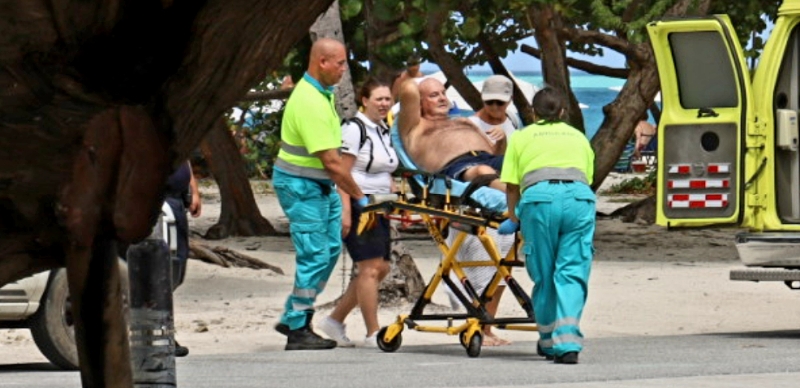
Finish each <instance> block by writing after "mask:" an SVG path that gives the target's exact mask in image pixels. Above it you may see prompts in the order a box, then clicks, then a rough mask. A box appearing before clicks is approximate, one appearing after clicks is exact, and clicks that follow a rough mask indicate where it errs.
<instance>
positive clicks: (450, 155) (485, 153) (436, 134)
mask: <svg viewBox="0 0 800 388" xmlns="http://www.w3.org/2000/svg"><path fill="white" fill-rule="evenodd" d="M399 98H400V112H399V115H398V118H397V128H398V130H399V131H400V139H402V140H403V145H404V146H405V149H406V150H407V151H408V154H409V156H410V157H411V159H412V160H413V161H414V162H415V163H417V165H419V167H420V168H422V169H423V170H425V171H428V172H438V173H443V174H445V175H447V176H450V177H452V178H454V179H458V180H462V181H470V182H472V181H475V180H476V179H477V180H485V181H488V182H490V183H489V186H490V187H493V188H495V189H498V190H502V191H505V184H503V183H502V182H500V180H499V179H498V174H499V172H500V169H501V167H502V165H503V156H502V154H503V152H504V151H505V149H506V137H505V133H504V132H503V131H494V132H493V134H492V135H487V134H485V133H484V132H483V131H481V130H480V129H479V128H478V127H477V126H475V125H474V124H473V123H472V122H470V121H469V120H467V119H466V118H455V119H451V118H450V117H449V116H448V112H449V110H450V101H449V100H448V99H447V96H446V95H445V87H444V85H443V84H442V83H441V82H439V81H438V80H436V79H433V78H427V79H424V80H423V81H422V82H420V83H419V86H417V83H416V82H415V81H414V80H408V81H406V82H404V83H403V84H402V85H401V86H400V93H399Z"/></svg>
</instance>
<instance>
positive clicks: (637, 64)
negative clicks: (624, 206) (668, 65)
mask: <svg viewBox="0 0 800 388" xmlns="http://www.w3.org/2000/svg"><path fill="white" fill-rule="evenodd" d="M639 54H640V55H643V56H644V60H637V61H633V60H630V59H629V61H628V63H629V64H630V67H631V70H630V74H629V76H628V81H627V82H625V85H624V86H623V87H622V90H620V92H619V94H618V95H617V98H616V99H614V101H612V102H611V103H610V104H608V105H606V106H605V107H603V112H604V113H605V119H604V120H603V123H602V124H601V125H600V129H599V130H598V131H597V133H596V134H595V135H594V137H593V138H592V148H593V149H594V150H595V160H594V183H593V184H592V188H594V189H595V190H596V189H597V188H599V187H600V184H601V183H603V180H604V179H605V178H606V176H608V173H609V172H611V170H612V169H613V168H614V165H615V164H616V163H617V160H618V159H619V157H620V155H621V154H622V151H623V150H624V149H625V144H626V143H627V142H628V140H630V138H631V136H633V130H634V128H636V123H638V122H639V117H641V115H642V113H643V112H645V111H646V110H647V109H648V108H649V106H650V101H653V99H654V98H655V95H656V93H657V92H658V88H659V80H658V69H657V68H656V66H655V59H654V58H653V51H652V49H651V48H650V45H649V44H647V43H643V44H641V45H640V46H639ZM629 58H630V57H629Z"/></svg>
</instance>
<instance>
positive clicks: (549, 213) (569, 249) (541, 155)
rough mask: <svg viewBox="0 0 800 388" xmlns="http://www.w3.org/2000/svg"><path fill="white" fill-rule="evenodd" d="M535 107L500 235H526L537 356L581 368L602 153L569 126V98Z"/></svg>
mask: <svg viewBox="0 0 800 388" xmlns="http://www.w3.org/2000/svg"><path fill="white" fill-rule="evenodd" d="M532 105H533V110H534V118H535V120H536V121H535V122H534V124H533V125H530V126H528V127H526V128H525V129H523V130H521V131H517V132H515V133H514V134H512V135H511V139H510V140H509V144H508V150H507V152H506V157H505V160H504V163H503V170H502V174H501V177H500V179H501V180H502V181H503V182H505V183H506V185H507V188H508V189H507V192H506V196H507V199H508V209H509V213H510V214H509V218H508V219H507V220H505V221H503V222H502V223H501V224H500V226H499V227H498V232H499V233H502V234H511V233H514V232H516V231H517V230H519V229H520V228H521V231H522V237H523V239H524V241H525V242H524V246H523V248H522V249H523V252H524V253H525V254H526V256H527V257H526V260H525V266H526V268H527V270H528V274H529V275H530V276H531V279H532V280H533V282H534V286H533V297H532V299H533V310H534V313H535V314H536V321H537V324H538V326H539V336H540V337H539V342H538V343H537V352H538V353H539V354H540V355H542V356H545V357H548V358H550V357H552V358H553V359H554V360H555V362H556V363H559V364H577V363H578V354H579V353H580V351H581V350H582V349H583V334H582V333H581V331H580V320H581V315H582V313H583V307H584V305H585V304H586V296H587V291H588V285H589V272H590V270H591V265H592V256H593V251H594V247H593V243H592V240H593V238H594V230H595V201H596V198H595V194H594V192H593V191H592V189H591V187H590V186H589V185H590V184H591V183H592V179H593V175H594V151H593V150H592V147H591V145H590V144H589V140H588V139H587V138H586V136H585V135H584V134H583V133H581V132H580V131H579V130H577V129H575V128H573V127H571V126H570V125H569V124H566V123H564V122H563V121H561V117H562V116H563V114H564V106H565V99H564V97H563V96H562V95H561V93H559V92H558V91H556V90H555V89H552V88H545V89H543V90H541V91H539V92H538V93H536V95H535V96H534V97H533V103H532Z"/></svg>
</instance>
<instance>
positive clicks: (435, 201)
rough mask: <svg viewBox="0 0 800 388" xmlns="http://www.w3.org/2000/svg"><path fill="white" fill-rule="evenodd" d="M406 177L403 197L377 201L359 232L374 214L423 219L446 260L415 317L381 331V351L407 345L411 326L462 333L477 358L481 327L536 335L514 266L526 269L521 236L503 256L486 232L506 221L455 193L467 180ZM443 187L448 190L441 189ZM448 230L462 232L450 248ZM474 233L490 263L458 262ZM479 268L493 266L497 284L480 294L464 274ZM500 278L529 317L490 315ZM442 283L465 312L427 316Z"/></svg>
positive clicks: (366, 213) (414, 174)
mask: <svg viewBox="0 0 800 388" xmlns="http://www.w3.org/2000/svg"><path fill="white" fill-rule="evenodd" d="M401 176H402V183H401V185H400V193H399V194H398V195H394V196H391V197H384V198H379V197H375V198H376V201H375V202H376V203H373V204H370V205H368V206H367V207H365V208H364V214H363V216H362V219H361V222H360V224H359V233H360V232H361V231H362V230H363V229H364V228H366V227H368V226H369V223H370V218H371V217H373V218H374V214H378V213H381V214H383V215H385V216H386V217H388V218H390V219H395V220H400V221H408V220H410V219H412V216H414V217H413V218H415V219H421V222H423V223H424V224H425V225H426V227H427V229H428V232H429V233H430V236H431V237H432V238H433V240H434V241H435V242H436V244H437V245H438V247H439V250H440V251H441V252H442V256H443V258H442V261H441V263H440V264H439V267H438V269H437V270H436V273H434V275H433V278H432V279H431V280H430V282H429V283H428V284H427V285H426V286H425V290H424V291H423V294H422V296H421V297H420V298H419V299H418V300H417V301H416V303H415V304H414V307H413V308H412V310H411V313H409V314H403V315H399V316H398V317H397V320H396V321H395V322H394V323H392V324H390V325H389V326H386V327H383V328H381V330H380V331H379V332H378V338H377V339H378V341H377V342H378V347H379V348H380V349H381V350H383V351H385V352H394V351H396V350H397V349H399V348H400V345H401V344H402V341H403V337H402V332H403V329H404V327H408V328H409V329H411V330H416V331H423V332H435V333H446V334H448V335H458V336H459V340H460V342H461V345H463V346H464V348H465V349H466V351H467V355H469V356H470V357H478V356H479V355H480V352H481V346H482V344H483V334H482V331H481V329H482V328H483V326H485V325H493V326H494V327H496V328H498V329H504V330H521V331H537V329H538V328H537V326H536V320H535V317H534V314H533V306H532V304H531V301H530V298H529V296H528V294H527V293H526V292H525V291H524V290H522V288H521V287H520V286H519V284H518V283H517V282H516V281H515V280H514V278H513V277H512V275H511V267H521V266H524V263H523V262H522V261H521V260H518V259H517V251H518V248H519V244H520V241H519V238H518V237H517V238H516V240H515V243H514V246H513V248H512V249H510V250H509V252H508V254H507V255H506V257H501V256H500V253H499V251H498V249H497V246H496V245H495V243H494V241H493V239H492V238H491V237H490V236H489V235H487V234H486V228H496V227H497V226H498V224H499V222H500V221H502V220H503V218H504V217H503V216H502V214H500V213H497V212H493V211H489V210H487V209H485V208H481V207H478V206H480V204H476V203H474V202H472V201H468V200H467V199H466V198H465V196H464V195H458V196H457V195H453V192H454V191H459V190H457V189H454V185H456V184H464V183H463V182H458V181H450V180H449V178H445V177H442V176H437V175H434V174H428V173H425V172H421V171H418V170H405V172H404V173H403V174H401ZM441 188H443V190H439V189H441ZM486 189H488V188H486ZM412 190H413V191H412ZM490 190H493V189H490ZM498 193H499V192H498ZM460 194H463V192H461V193H460ZM503 198H504V195H503ZM448 227H452V229H451V231H452V230H457V233H458V234H457V235H456V238H455V239H454V242H453V244H452V245H450V246H448V245H447V243H446V241H445V238H444V237H443V231H444V230H446V228H448ZM470 234H471V235H475V236H477V238H478V239H480V241H481V243H482V245H483V247H484V248H485V249H486V252H487V253H488V256H489V258H490V260H486V261H459V260H458V259H457V256H456V253H457V252H458V250H459V248H460V247H461V245H462V243H463V242H464V240H465V238H466V237H467V235H470ZM474 266H491V267H494V268H496V270H497V272H496V274H495V275H494V278H493V279H492V281H491V282H490V283H489V285H488V286H487V287H486V288H485V290H484V291H483V292H482V293H481V294H480V295H479V294H478V293H477V292H476V291H475V288H474V287H473V286H472V285H471V284H470V281H469V280H468V279H467V276H466V275H465V273H464V270H463V268H465V267H474ZM451 271H452V272H454V273H455V275H456V277H457V278H458V279H459V281H460V282H461V284H462V285H463V290H465V292H462V291H461V289H462V288H460V287H458V286H457V285H456V284H454V283H453V281H452V280H451V277H450V272H451ZM501 280H505V282H506V284H507V287H508V289H509V290H510V291H511V292H512V293H513V294H514V297H515V298H516V300H517V301H518V302H519V304H520V306H521V307H522V310H523V311H525V316H524V317H499V316H497V317H491V316H490V315H489V314H488V312H487V310H486V304H487V302H488V301H490V300H491V299H492V298H493V297H494V294H495V291H496V290H497V287H498V285H499V284H500V281H501ZM442 283H444V284H445V285H446V286H447V287H449V288H450V290H451V291H452V292H453V293H454V294H455V295H456V297H457V298H458V299H459V301H460V302H461V304H462V305H463V306H464V307H465V308H466V313H460V314H426V313H425V312H424V310H425V307H426V306H427V305H428V304H430V303H431V298H432V297H433V294H434V292H435V291H436V289H437V288H438V287H439V286H440V285H441V284H442ZM498 315H499V314H498ZM422 321H444V323H443V324H442V325H439V326H429V325H423V324H421V323H420V322H422Z"/></svg>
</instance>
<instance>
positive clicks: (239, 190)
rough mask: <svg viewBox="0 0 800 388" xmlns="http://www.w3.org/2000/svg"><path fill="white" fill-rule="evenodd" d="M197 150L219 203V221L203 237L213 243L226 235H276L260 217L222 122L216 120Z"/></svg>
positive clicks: (230, 139) (228, 134) (231, 137)
mask: <svg viewBox="0 0 800 388" xmlns="http://www.w3.org/2000/svg"><path fill="white" fill-rule="evenodd" d="M200 150H201V152H202V153H203V157H205V158H206V160H207V161H208V164H209V167H210V168H211V173H212V174H213V175H214V179H215V180H216V181H217V185H218V186H219V193H220V198H221V200H222V209H221V211H220V216H219V221H217V223H216V224H214V226H212V227H211V228H209V229H208V231H206V234H205V236H204V237H205V238H206V239H209V240H216V239H221V238H225V237H229V236H273V235H276V234H277V233H276V231H275V228H274V227H273V226H272V224H270V223H269V221H267V219H266V218H264V217H262V216H261V211H260V210H259V209H258V205H257V204H256V201H255V197H254V196H253V189H252V188H251V187H250V181H249V180H248V179H247V172H246V171H245V169H244V163H243V161H242V156H241V154H239V148H238V147H237V146H236V141H235V140H234V139H233V136H232V135H231V133H230V131H229V130H228V126H227V124H226V123H225V120H224V119H219V120H218V121H217V124H216V125H215V126H214V127H213V128H212V129H211V131H209V132H208V134H207V135H206V137H205V138H203V142H202V143H200Z"/></svg>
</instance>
